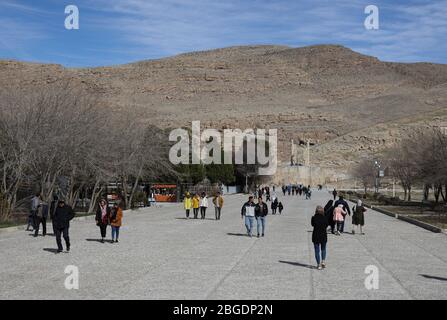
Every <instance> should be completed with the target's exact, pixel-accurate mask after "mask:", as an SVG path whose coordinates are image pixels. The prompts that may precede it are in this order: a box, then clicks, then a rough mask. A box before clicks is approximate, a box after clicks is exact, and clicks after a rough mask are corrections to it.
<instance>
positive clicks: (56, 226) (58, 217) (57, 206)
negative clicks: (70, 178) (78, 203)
mask: <svg viewBox="0 0 447 320" xmlns="http://www.w3.org/2000/svg"><path fill="white" fill-rule="evenodd" d="M48 214H49V215H50V218H51V223H52V225H53V233H54V235H55V237H56V243H57V253H59V252H62V251H63V246H62V237H63V238H64V240H65V246H66V250H67V252H68V251H70V237H69V228H70V221H71V220H72V219H73V218H74V216H75V213H74V211H73V209H72V208H71V207H70V206H69V205H68V204H66V203H65V201H64V200H59V199H58V197H57V196H54V198H53V200H52V201H51V204H50V205H48V203H46V202H45V201H43V200H42V196H41V194H40V193H37V194H36V195H35V196H34V197H33V198H32V199H31V213H30V216H29V219H28V225H27V228H26V230H27V231H29V230H30V227H32V228H33V231H34V237H37V236H38V234H39V229H40V225H42V235H43V236H46V234H47V219H48Z"/></svg>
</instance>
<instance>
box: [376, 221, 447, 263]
mask: <svg viewBox="0 0 447 320" xmlns="http://www.w3.org/2000/svg"><path fill="white" fill-rule="evenodd" d="M401 221H402V220H401ZM402 222H404V223H405V221H402ZM415 227H417V226H415ZM417 228H419V227H417ZM385 229H387V230H390V229H389V228H387V227H386V226H385ZM429 232H431V231H429ZM398 238H399V239H400V240H402V241H404V242H405V241H406V242H409V243H411V244H413V245H414V246H416V247H418V248H419V249H421V250H422V251H424V252H425V253H428V254H429V255H430V256H432V257H434V258H436V259H438V260H440V261H442V262H443V263H445V264H447V261H446V260H444V259H442V258H441V257H439V256H438V255H436V254H434V253H432V252H430V250H427V248H424V247H422V246H420V245H419V244H418V243H416V242H414V241H411V239H412V238H404V237H402V236H400V235H398Z"/></svg>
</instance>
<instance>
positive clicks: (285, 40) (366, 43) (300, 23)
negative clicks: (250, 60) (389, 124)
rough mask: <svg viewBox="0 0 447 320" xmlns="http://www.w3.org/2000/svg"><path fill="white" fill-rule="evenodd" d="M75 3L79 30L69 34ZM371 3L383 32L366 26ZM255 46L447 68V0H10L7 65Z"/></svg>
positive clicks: (3, 52)
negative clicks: (336, 47) (342, 49)
mask: <svg viewBox="0 0 447 320" xmlns="http://www.w3.org/2000/svg"><path fill="white" fill-rule="evenodd" d="M71 4H73V5H76V6H77V7H78V8H79V11H80V29H79V30H66V29H65V27H64V21H65V17H66V15H65V13H64V11H65V6H67V5H71ZM370 4H374V5H377V6H378V7H379V9H380V29H379V30H366V29H365V27H364V24H363V22H364V20H365V18H366V16H367V15H366V14H365V13H364V8H365V7H366V6H367V5H370ZM248 44H278V45H289V46H293V47H299V46H305V45H312V44H341V45H345V46H347V47H350V48H352V49H353V50H356V51H359V52H361V53H364V54H369V55H373V56H376V57H378V58H380V59H381V60H385V61H398V62H418V61H428V62H438V63H447V0H439V1H427V0H425V1H422V0H408V1H403V0H396V1H390V0H388V1H385V0H380V1H373V0H367V1H364V0H337V1H335V0H304V1H291V0H277V1H268V0H225V1H223V0H158V1H156V0H67V1H65V0H38V1H36V0H0V59H16V60H22V61H36V62H48V63H58V64H62V65H65V66H69V67H83V66H102V65H115V64H122V63H128V62H133V61H138V60H145V59H154V58H162V57H167V56H172V55H175V54H179V53H183V52H190V51H197V50H207V49H213V48H220V47H227V46H234V45H248Z"/></svg>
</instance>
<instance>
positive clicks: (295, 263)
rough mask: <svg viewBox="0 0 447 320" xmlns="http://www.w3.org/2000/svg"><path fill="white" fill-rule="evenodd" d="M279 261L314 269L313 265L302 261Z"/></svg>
mask: <svg viewBox="0 0 447 320" xmlns="http://www.w3.org/2000/svg"><path fill="white" fill-rule="evenodd" d="M279 262H280V263H287V264H291V265H292V266H297V267H303V268H308V269H315V266H311V265H310V264H304V263H299V262H292V261H283V260H279Z"/></svg>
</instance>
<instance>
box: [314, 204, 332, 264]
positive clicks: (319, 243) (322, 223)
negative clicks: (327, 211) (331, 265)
mask: <svg viewBox="0 0 447 320" xmlns="http://www.w3.org/2000/svg"><path fill="white" fill-rule="evenodd" d="M311 224H312V227H314V229H313V231H312V242H313V244H314V249H315V259H316V260H317V268H318V270H321V269H323V268H325V267H326V243H327V232H326V229H327V227H328V221H327V219H326V217H325V216H324V209H323V207H322V206H318V207H317V209H316V210H315V215H314V216H313V217H312V220H311ZM320 249H321V258H320Z"/></svg>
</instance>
